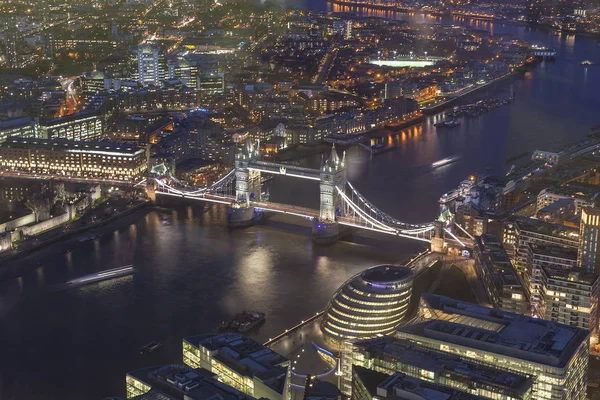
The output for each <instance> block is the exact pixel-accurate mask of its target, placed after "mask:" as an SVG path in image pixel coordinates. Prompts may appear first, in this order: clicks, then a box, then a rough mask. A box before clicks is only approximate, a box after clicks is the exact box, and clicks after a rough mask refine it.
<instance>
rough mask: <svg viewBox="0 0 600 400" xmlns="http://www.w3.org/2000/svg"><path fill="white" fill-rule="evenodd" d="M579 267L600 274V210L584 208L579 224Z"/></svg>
mask: <svg viewBox="0 0 600 400" xmlns="http://www.w3.org/2000/svg"><path fill="white" fill-rule="evenodd" d="M579 229H580V231H579V257H578V259H579V266H580V267H581V268H584V269H586V270H587V271H590V272H594V273H596V274H598V273H600V256H599V254H598V242H600V209H598V208H591V207H584V208H583V210H582V211H581V222H580V224H579Z"/></svg>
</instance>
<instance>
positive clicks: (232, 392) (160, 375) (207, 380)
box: [125, 364, 253, 400]
mask: <svg viewBox="0 0 600 400" xmlns="http://www.w3.org/2000/svg"><path fill="white" fill-rule="evenodd" d="M125 382H126V385H127V398H128V399H130V398H135V399H139V400H146V399H147V400H157V399H160V400H214V399H220V400H252V399H253V397H252V396H249V395H247V394H245V393H242V392H240V391H239V390H236V389H234V388H232V387H230V386H227V385H225V384H223V383H221V382H219V379H218V378H217V375H216V374H214V373H212V372H210V371H207V370H206V369H204V368H195V369H193V368H190V367H188V366H186V365H179V364H168V365H165V366H162V367H149V368H142V369H138V370H136V371H132V372H129V373H127V376H126V377H125Z"/></svg>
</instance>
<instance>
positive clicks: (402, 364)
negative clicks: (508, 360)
mask: <svg viewBox="0 0 600 400" xmlns="http://www.w3.org/2000/svg"><path fill="white" fill-rule="evenodd" d="M357 367H359V368H366V369H368V370H371V371H373V372H377V373H383V374H386V375H394V374H395V373H397V372H399V373H401V374H405V375H406V376H409V377H412V378H417V379H421V380H423V381H426V382H428V383H432V384H436V385H441V386H445V387H451V388H454V389H457V390H459V391H461V392H465V393H467V394H469V395H473V396H482V397H486V398H494V399H523V400H525V399H530V398H531V395H532V388H533V383H534V379H533V377H532V376H531V375H529V374H527V373H519V372H514V371H507V370H502V369H500V368H497V367H494V366H486V365H481V364H480V363H478V362H476V361H472V360H468V359H466V358H464V357H462V358H461V357H459V356H457V355H454V354H447V353H444V352H443V351H440V350H439V349H430V348H427V347H423V346H420V345H418V344H415V343H413V342H411V341H409V340H406V339H397V338H394V337H390V336H387V337H380V338H375V339H370V340H365V341H360V342H355V343H354V344H353V345H352V347H351V351H346V352H343V353H342V389H343V391H344V393H346V394H350V393H349V392H348V390H349V388H350V385H352V386H351V389H352V391H351V394H352V398H354V397H355V395H359V393H355V392H354V389H355V382H354V380H353V373H352V370H353V369H356V368H357ZM359 397H360V395H359Z"/></svg>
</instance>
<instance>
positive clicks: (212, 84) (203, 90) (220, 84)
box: [197, 72, 225, 98]
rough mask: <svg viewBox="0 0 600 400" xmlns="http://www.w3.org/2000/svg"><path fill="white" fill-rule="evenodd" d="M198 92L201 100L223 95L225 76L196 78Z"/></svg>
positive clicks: (211, 75) (220, 74) (215, 75)
mask: <svg viewBox="0 0 600 400" xmlns="http://www.w3.org/2000/svg"><path fill="white" fill-rule="evenodd" d="M197 87H198V92H199V93H200V97H201V98H205V97H210V96H214V95H217V94H224V93H225V75H223V73H222V72H221V73H218V74H210V75H202V76H199V77H198V85H197Z"/></svg>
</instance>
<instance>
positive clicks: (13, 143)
mask: <svg viewBox="0 0 600 400" xmlns="http://www.w3.org/2000/svg"><path fill="white" fill-rule="evenodd" d="M0 147H14V148H27V149H30V148H45V149H48V150H53V151H70V152H88V153H94V152H112V153H115V152H116V153H119V154H123V155H134V154H135V155H137V154H140V153H144V149H142V148H139V147H138V146H136V145H135V144H130V143H120V142H80V141H72V140H66V139H38V138H24V137H18V136H11V137H9V138H7V139H6V141H5V142H4V143H1V144H0Z"/></svg>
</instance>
